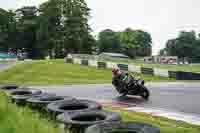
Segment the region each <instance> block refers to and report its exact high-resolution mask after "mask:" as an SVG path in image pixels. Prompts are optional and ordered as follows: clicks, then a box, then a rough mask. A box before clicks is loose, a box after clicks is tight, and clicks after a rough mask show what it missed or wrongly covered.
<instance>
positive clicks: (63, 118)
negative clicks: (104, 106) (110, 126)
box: [57, 110, 121, 133]
mask: <svg viewBox="0 0 200 133" xmlns="http://www.w3.org/2000/svg"><path fill="white" fill-rule="evenodd" d="M57 120H58V121H59V122H61V123H64V125H65V126H66V128H68V129H66V130H68V131H69V130H70V131H71V132H73V133H84V132H85V129H86V128H87V127H88V126H91V125H95V124H99V123H104V122H113V121H121V117H120V115H119V114H118V113H112V112H105V111H95V110H93V111H78V112H77V111H76V112H68V113H67V112H66V113H64V114H61V115H59V116H58V117H57Z"/></svg>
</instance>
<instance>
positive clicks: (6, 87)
mask: <svg viewBox="0 0 200 133" xmlns="http://www.w3.org/2000/svg"><path fill="white" fill-rule="evenodd" d="M18 88H19V86H18V85H15V84H10V85H3V86H1V90H4V91H12V90H16V89H18Z"/></svg>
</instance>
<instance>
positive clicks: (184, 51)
mask: <svg viewBox="0 0 200 133" xmlns="http://www.w3.org/2000/svg"><path fill="white" fill-rule="evenodd" d="M160 55H169V56H178V57H179V58H188V59H191V61H192V60H193V61H194V62H196V61H200V34H198V35H197V33H196V32H195V31H181V32H180V33H179V35H178V37H176V38H173V39H170V40H168V41H167V43H166V47H165V48H164V49H162V50H161V51H160Z"/></svg>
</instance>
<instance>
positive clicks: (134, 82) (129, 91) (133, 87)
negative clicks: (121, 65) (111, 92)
mask: <svg viewBox="0 0 200 133" xmlns="http://www.w3.org/2000/svg"><path fill="white" fill-rule="evenodd" d="M126 76H127V77H128V78H129V79H127V80H128V83H126V82H124V81H122V80H121V79H120V78H119V77H113V79H112V84H113V85H114V87H115V88H116V90H117V91H118V93H119V94H121V95H122V96H126V95H135V96H141V97H142V98H144V99H145V100H148V99H149V96H150V92H149V90H148V89H147V88H146V87H145V82H144V80H141V79H135V78H134V77H133V76H132V75H130V74H128V73H126Z"/></svg>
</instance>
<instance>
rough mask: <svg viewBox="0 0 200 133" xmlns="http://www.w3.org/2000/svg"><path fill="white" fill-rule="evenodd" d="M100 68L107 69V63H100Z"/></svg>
mask: <svg viewBox="0 0 200 133" xmlns="http://www.w3.org/2000/svg"><path fill="white" fill-rule="evenodd" d="M97 64H98V68H100V69H106V63H105V62H98V63H97Z"/></svg>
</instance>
